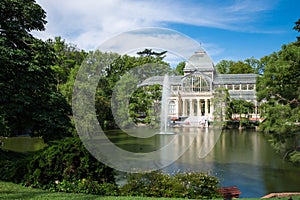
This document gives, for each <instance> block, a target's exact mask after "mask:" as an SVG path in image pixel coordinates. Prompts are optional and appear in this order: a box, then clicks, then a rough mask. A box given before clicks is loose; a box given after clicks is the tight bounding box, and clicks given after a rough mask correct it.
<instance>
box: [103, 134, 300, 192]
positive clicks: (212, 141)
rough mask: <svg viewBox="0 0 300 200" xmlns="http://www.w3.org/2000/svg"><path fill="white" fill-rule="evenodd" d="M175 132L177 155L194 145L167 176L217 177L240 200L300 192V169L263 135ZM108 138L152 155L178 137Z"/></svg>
mask: <svg viewBox="0 0 300 200" xmlns="http://www.w3.org/2000/svg"><path fill="white" fill-rule="evenodd" d="M175 131H176V132H177V134H176V135H177V136H179V137H181V139H179V140H178V142H177V144H176V145H174V153H176V149H177V148H179V147H180V146H181V145H183V144H184V143H187V142H190V141H189V140H191V139H193V140H194V141H193V143H192V145H191V146H190V148H189V149H188V150H187V151H186V152H185V153H184V154H183V155H182V156H181V157H180V158H179V159H178V160H176V161H175V162H174V163H173V164H171V165H169V166H168V167H166V168H164V169H163V171H164V172H166V173H174V172H177V171H200V172H207V173H209V174H210V175H214V176H217V177H218V178H219V180H220V182H221V185H222V186H237V187H238V188H239V189H240V190H241V192H242V194H241V197H262V196H264V195H267V194H269V193H272V192H299V191H300V176H299V175H300V167H297V166H294V165H293V164H291V163H289V162H286V161H283V160H282V158H281V156H280V155H279V154H277V153H275V152H274V150H273V149H272V147H271V146H270V143H269V142H268V140H267V138H266V136H265V135H264V134H262V133H258V132H256V131H254V130H243V131H239V130H223V131H221V132H220V131H219V130H213V129H202V128H194V129H193V128H190V129H176V130H175ZM194 134H196V135H194ZM108 135H109V136H111V140H112V141H113V142H114V143H116V144H118V145H119V146H120V147H123V148H124V149H126V150H130V151H133V152H148V151H153V150H155V149H157V148H159V146H163V145H165V144H166V143H168V142H170V141H171V140H172V138H174V137H176V135H156V136H154V137H151V138H148V139H140V138H138V139H134V138H132V137H127V136H126V135H124V134H119V136H116V134H115V133H114V134H113V133H108ZM194 136H195V138H194ZM161 141H163V142H161Z"/></svg>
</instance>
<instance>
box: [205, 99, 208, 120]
mask: <svg viewBox="0 0 300 200" xmlns="http://www.w3.org/2000/svg"><path fill="white" fill-rule="evenodd" d="M207 115H208V99H205V116H207Z"/></svg>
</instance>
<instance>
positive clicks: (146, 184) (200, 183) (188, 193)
mask: <svg viewBox="0 0 300 200" xmlns="http://www.w3.org/2000/svg"><path fill="white" fill-rule="evenodd" d="M218 184H219V181H218V179H217V178H216V177H213V176H209V175H207V174H204V173H197V172H191V173H178V174H176V175H174V176H171V175H167V174H163V173H161V172H151V173H138V174H132V175H129V177H128V180H127V183H126V184H125V185H124V186H123V187H122V188H120V194H121V195H123V196H147V197H172V198H191V199H203V198H208V199H210V198H213V197H219V193H218V191H217V188H218V187H217V186H218Z"/></svg>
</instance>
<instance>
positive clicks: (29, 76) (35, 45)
mask: <svg viewBox="0 0 300 200" xmlns="http://www.w3.org/2000/svg"><path fill="white" fill-rule="evenodd" d="M45 18H46V13H45V11H44V10H43V9H42V8H41V7H40V6H39V5H38V4H36V3H35V1H34V0H3V1H1V2H0V63H1V68H0V116H1V117H0V119H1V122H0V123H1V124H2V125H1V126H2V127H5V129H1V130H0V134H2V135H13V134H27V133H30V134H31V135H39V136H43V137H44V138H45V139H52V138H59V137H61V136H62V134H60V133H63V134H66V133H67V129H68V128H69V127H70V123H69V118H68V116H67V115H68V114H70V107H69V106H68V105H67V104H66V101H65V99H64V98H63V97H62V95H61V94H60V93H57V92H56V91H55V87H54V83H55V80H54V72H53V70H52V69H51V68H50V65H52V64H53V61H54V54H53V50H52V49H51V48H50V47H49V45H47V44H46V43H45V42H43V41H42V40H39V39H36V38H34V37H33V36H32V35H31V34H30V32H31V31H33V30H37V31H42V30H44V29H45V23H46V21H45Z"/></svg>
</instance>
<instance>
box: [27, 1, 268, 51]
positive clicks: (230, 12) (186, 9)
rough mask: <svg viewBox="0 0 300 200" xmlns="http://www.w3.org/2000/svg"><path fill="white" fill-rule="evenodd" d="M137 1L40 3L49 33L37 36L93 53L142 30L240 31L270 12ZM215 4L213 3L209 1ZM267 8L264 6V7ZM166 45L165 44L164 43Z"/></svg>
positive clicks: (255, 7) (251, 6) (251, 5)
mask: <svg viewBox="0 0 300 200" xmlns="http://www.w3.org/2000/svg"><path fill="white" fill-rule="evenodd" d="M201 2H202V1H200V3H199V2H196V3H195V2H194V3H191V2H189V1H170V0H165V1H161V0H160V1H158V0H152V1H151V0H148V1H146V0H145V1H143V0H142V1H136V0H101V1H97V0H84V1H83V0H64V1H59V0H37V3H39V4H40V5H41V6H42V7H43V8H44V9H45V10H46V12H47V20H48V24H47V26H46V31H45V32H41V33H36V32H33V34H34V35H36V36H37V37H40V38H42V39H47V38H53V37H55V36H61V37H62V38H64V39H66V41H67V42H70V43H74V44H76V45H78V47H79V48H82V49H85V50H90V49H94V48H95V47H97V46H98V45H99V44H101V43H102V42H103V41H105V40H107V39H109V38H111V37H112V36H115V35H117V34H119V33H122V32H124V31H128V30H133V29H136V28H141V27H154V26H156V27H166V25H167V24H168V23H183V24H192V25H196V26H206V27H215V28H222V29H231V30H238V29H240V28H241V27H243V26H241V25H242V24H247V23H248V21H251V20H253V19H254V18H255V16H256V15H257V13H258V12H261V11H264V10H268V9H270V7H269V6H265V5H269V4H268V3H266V1H264V3H263V4H262V3H260V2H256V1H255V2H253V1H248V0H246V1H236V3H234V4H229V5H224V4H220V2H218V3H217V1H216V2H212V3H207V2H206V3H201ZM209 2H211V1H209ZM262 5H264V6H262ZM162 42H163V41H162Z"/></svg>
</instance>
